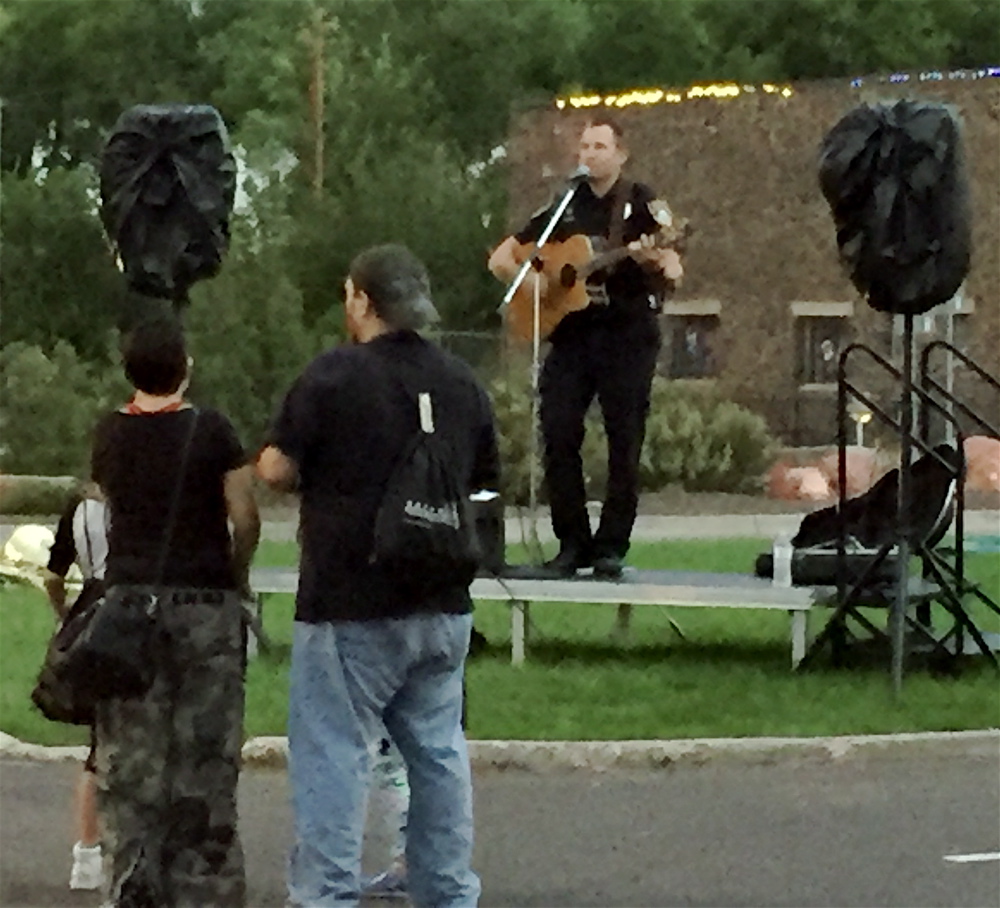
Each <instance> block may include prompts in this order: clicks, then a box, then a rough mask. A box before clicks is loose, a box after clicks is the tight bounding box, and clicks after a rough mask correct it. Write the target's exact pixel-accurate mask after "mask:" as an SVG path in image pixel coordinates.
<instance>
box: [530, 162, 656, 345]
mask: <svg viewBox="0 0 1000 908" xmlns="http://www.w3.org/2000/svg"><path fill="white" fill-rule="evenodd" d="M631 186H632V188H631V192H630V193H629V195H628V198H627V199H626V200H625V204H624V205H623V206H622V215H623V221H624V230H623V231H622V243H623V244H627V243H631V242H634V241H635V240H638V239H639V237H641V236H644V235H651V234H655V233H656V232H657V231H658V230H659V229H660V225H659V224H658V223H657V221H656V218H655V217H654V216H653V213H652V212H651V211H650V207H649V206H650V202H652V201H653V200H654V199H655V195H654V193H653V190H652V189H650V188H649V187H648V186H646V185H645V184H644V183H632V184H631ZM620 187H621V180H620V179H619V181H618V182H617V183H615V185H614V186H612V188H611V189H610V190H609V191H608V192H606V193H605V194H604V195H603V196H597V195H595V194H594V190H593V189H591V187H590V184H589V183H587V182H584V183H582V184H581V185H580V187H579V188H578V189H577V190H576V193H575V194H574V195H573V198H572V200H571V201H570V204H569V207H568V208H567V209H566V211H565V212H563V215H562V217H561V218H560V220H559V223H558V224H557V225H556V228H555V230H554V231H553V233H552V235H551V237H550V240H553V241H558V242H562V241H564V240H567V239H569V237H571V236H574V235H576V234H584V235H585V236H588V237H590V238H591V239H592V240H596V241H597V242H596V243H595V250H594V251H595V253H600V251H601V250H600V248H599V247H600V245H602V244H605V245H606V243H607V239H608V235H609V234H610V232H611V218H612V214H613V210H614V199H615V196H616V195H617V193H618V191H619V189H620ZM555 207H556V203H553V204H552V205H550V206H548V207H547V208H546V209H544V210H543V211H541V212H539V213H538V214H536V215H534V216H533V217H532V218H531V220H530V221H529V222H528V223H527V225H526V226H525V227H524V229H523V230H521V231H520V232H519V233H517V234H515V239H517V241H518V242H519V243H533V242H534V241H535V240H537V239H538V237H539V236H540V235H541V233H542V231H543V230H544V229H545V225H546V224H547V223H548V222H549V220H550V218H551V217H552V214H553V212H554V211H555ZM598 276H599V275H598ZM595 277H596V276H595ZM604 286H605V289H606V290H607V294H608V298H609V301H610V306H608V307H604V308H605V310H606V311H602V309H601V307H597V306H590V307H589V308H587V309H584V310H583V311H581V312H574V313H571V314H569V315H567V316H566V317H565V318H564V319H563V321H562V323H561V324H560V326H559V328H558V329H557V330H556V333H555V334H553V336H552V339H553V341H555V340H557V339H558V335H559V334H561V333H563V330H564V326H570V325H574V324H575V325H579V324H582V323H583V322H588V323H592V322H594V321H601V320H604V319H605V318H607V317H612V318H614V317H622V316H635V315H638V314H640V313H651V312H653V311H654V309H655V308H656V306H657V305H658V303H657V301H656V300H655V299H654V300H651V299H650V297H651V296H655V294H656V293H657V291H658V287H657V281H656V278H655V277H651V276H650V275H649V274H647V273H646V272H645V271H643V269H642V268H641V267H640V266H639V265H638V264H637V263H636V262H635V261H634V260H633V259H631V258H627V259H625V260H624V261H622V262H619V263H618V264H617V265H616V266H615V267H614V268H613V269H612V270H611V272H610V274H609V275H608V277H607V280H606V282H605V284H604Z"/></svg>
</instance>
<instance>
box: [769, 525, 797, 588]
mask: <svg viewBox="0 0 1000 908" xmlns="http://www.w3.org/2000/svg"><path fill="white" fill-rule="evenodd" d="M772 557H773V559H774V573H773V581H774V585H775V586H791V585H792V538H791V536H789V535H788V534H787V533H782V534H781V535H780V536H779V537H778V538H777V539H775V540H774V547H773V549H772Z"/></svg>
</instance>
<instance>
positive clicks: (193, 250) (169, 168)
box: [101, 104, 236, 303]
mask: <svg viewBox="0 0 1000 908" xmlns="http://www.w3.org/2000/svg"><path fill="white" fill-rule="evenodd" d="M235 191H236V162H235V160H234V158H233V155H232V153H231V151H230V149H229V137H228V134H227V132H226V127H225V124H224V123H223V122H222V118H221V117H220V116H219V113H218V111H217V110H216V109H215V108H214V107H210V106H208V105H183V104H167V105H138V106H136V107H132V108H130V109H129V110H127V111H125V113H123V114H122V115H121V116H120V117H119V118H118V122H117V123H116V124H115V126H114V128H113V129H112V130H111V134H110V136H109V137H108V141H107V143H106V145H105V148H104V153H103V155H102V157H101V220H102V221H103V223H104V228H105V230H106V231H107V233H108V236H109V237H110V238H111V241H112V242H113V243H114V245H115V248H116V251H117V253H118V255H119V257H120V259H121V264H122V268H123V270H124V272H125V279H126V281H127V282H128V285H129V287H130V288H131V289H132V290H134V291H136V292H138V293H140V294H143V295H145V296H153V297H159V298H161V299H169V300H173V301H174V302H176V303H180V302H183V301H184V300H185V299H186V295H187V291H188V288H190V287H191V285H192V284H194V283H195V282H196V281H199V280H201V279H202V278H207V277H212V276H213V275H215V274H216V273H217V272H218V270H219V268H220V266H221V265H222V258H223V256H224V255H225V252H226V250H227V248H228V246H229V215H230V212H231V211H232V207H233V197H234V195H235Z"/></svg>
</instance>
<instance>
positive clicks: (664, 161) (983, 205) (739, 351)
mask: <svg viewBox="0 0 1000 908" xmlns="http://www.w3.org/2000/svg"><path fill="white" fill-rule="evenodd" d="M791 88H792V89H793V91H792V93H791V94H790V96H788V97H785V96H782V94H781V93H778V92H775V93H766V92H764V91H761V90H757V91H754V92H742V93H741V94H739V95H738V96H737V97H733V98H711V97H705V98H694V99H686V100H683V101H682V102H680V103H659V104H653V105H649V106H645V107H640V106H632V107H625V108H623V109H621V110H615V111H614V112H613V116H614V117H615V118H616V119H617V120H618V121H619V122H620V123H621V124H622V125H623V127H624V128H625V130H626V133H627V136H628V143H629V146H630V149H631V161H630V163H629V165H628V168H629V170H628V172H629V175H630V176H632V177H633V178H635V179H640V180H642V181H644V182H647V183H649V184H651V185H652V186H653V187H654V188H656V189H658V190H659V191H660V192H661V193H662V194H663V196H664V197H665V198H666V199H667V201H668V202H669V203H670V205H671V207H672V208H673V209H674V211H675V212H676V213H678V214H680V215H682V216H685V217H687V218H689V219H690V220H691V222H692V224H693V226H694V228H695V234H694V235H693V236H692V238H691V240H690V244H689V251H688V254H687V257H686V262H685V265H686V271H687V275H686V279H685V283H684V286H683V287H682V288H681V289H680V290H679V291H678V293H677V295H676V297H675V298H674V300H673V301H672V302H673V309H674V310H675V311H676V310H680V311H683V310H684V309H685V306H688V305H689V306H690V308H691V311H698V307H699V306H701V307H702V310H701V311H714V309H713V308H712V307H717V309H718V322H717V324H718V327H717V329H716V330H715V334H714V335H713V341H712V347H713V353H714V356H715V359H716V362H717V367H716V370H715V377H714V379H713V380H714V381H716V382H717V383H718V384H719V385H720V387H721V388H722V389H723V390H724V391H725V392H726V393H727V394H729V395H731V396H732V397H733V398H734V399H736V400H737V401H739V402H740V403H743V404H745V405H747V406H749V407H751V408H753V409H754V410H756V411H758V412H760V413H762V414H764V415H765V416H766V418H767V420H768V422H769V424H770V425H771V427H772V429H773V431H774V432H775V433H776V434H777V435H778V436H779V437H781V438H782V439H783V440H784V441H786V442H787V443H791V444H827V443H829V442H831V441H832V440H834V439H835V434H836V426H835V412H836V410H835V399H836V395H835V393H834V391H833V390H832V389H831V387H830V385H829V384H828V383H823V382H820V383H807V382H803V381H802V380H801V377H800V375H799V374H798V372H797V367H796V357H797V356H798V355H799V354H798V352H797V351H798V349H799V347H800V346H801V343H802V339H801V337H800V333H801V331H802V330H803V327H802V325H801V324H798V325H797V322H800V321H801V320H800V319H797V318H796V317H795V316H794V315H793V311H792V306H793V304H795V303H798V304H801V303H829V302H834V303H842V304H843V303H849V304H851V305H850V306H849V307H846V308H850V309H851V315H850V316H849V317H848V323H849V324H848V328H847V334H846V336H845V340H847V341H849V340H851V339H853V340H859V341H862V342H864V343H867V344H871V345H873V346H875V347H876V348H877V349H879V350H881V351H884V352H885V353H886V354H889V355H891V353H892V330H891V324H890V319H889V317H888V316H886V315H884V314H881V313H878V312H875V311H874V310H872V309H870V308H869V307H868V306H867V304H866V303H865V302H864V300H863V299H862V298H860V297H859V295H858V294H857V292H856V291H855V290H854V288H853V287H852V285H851V283H850V282H849V280H848V279H847V277H846V276H845V273H844V272H843V271H842V269H841V267H840V265H839V262H838V258H837V247H836V242H835V234H834V227H833V221H832V218H831V216H830V211H829V208H828V206H827V204H826V201H825V200H824V198H823V197H822V194H821V193H820V190H819V186H818V181H817V151H818V148H819V144H820V142H821V140H822V138H823V136H824V135H825V134H826V132H827V131H828V130H829V129H830V128H831V127H832V126H833V125H834V123H836V122H837V121H838V120H839V119H840V118H841V117H842V116H843V115H844V114H845V113H846V112H847V111H849V110H850V109H852V108H853V107H855V106H857V105H858V104H859V103H862V102H866V101H867V102H872V101H879V100H890V99H893V98H896V97H911V98H923V99H928V100H942V101H945V102H947V103H949V104H953V105H955V106H956V107H957V108H958V110H959V112H960V114H961V116H962V120H963V125H964V141H965V150H966V157H967V159H968V167H969V176H970V182H971V184H972V215H973V238H974V243H975V247H974V253H973V262H972V268H971V271H970V274H969V278H968V281H967V283H966V288H965V299H966V301H967V302H966V308H967V309H970V310H971V311H970V312H969V313H968V314H967V315H964V316H961V317H960V318H961V319H964V321H963V322H962V323H961V325H960V331H959V335H958V340H959V341H960V342H961V343H962V344H963V345H964V346H963V349H966V351H967V352H968V353H969V355H971V356H972V357H973V358H974V359H975V360H976V361H977V362H978V363H980V364H981V365H982V366H984V367H985V368H986V369H987V370H988V371H989V372H990V373H991V374H992V375H994V376H996V375H998V374H1000V119H998V118H1000V80H997V79H995V78H982V79H976V80H968V81H960V80H954V81H942V82H934V83H929V82H928V83H910V84H907V85H891V84H887V83H881V84H874V85H872V87H871V88H860V89H859V88H854V87H852V86H851V85H850V84H848V83H846V82H844V81H838V82H822V83H805V84H797V85H793V86H791ZM600 111H601V112H605V108H600ZM592 114H593V111H592V110H588V109H572V108H571V107H569V106H567V107H566V108H565V109H563V110H559V109H557V108H556V106H555V105H554V104H551V105H546V106H542V107H535V108H533V109H528V110H523V111H521V112H519V113H517V114H515V116H514V119H513V124H512V129H511V137H510V141H509V143H508V160H509V163H510V189H511V193H510V198H511V210H510V218H509V222H510V223H509V226H512V225H517V224H520V223H522V222H523V221H524V220H525V218H526V217H527V216H528V215H529V214H530V213H531V212H532V211H534V210H535V209H536V208H538V207H539V206H540V205H541V204H543V203H544V202H545V201H546V200H547V199H548V198H549V197H550V196H551V194H552V192H553V191H554V190H557V189H558V188H559V187H560V185H561V182H560V180H561V177H562V175H564V174H566V173H568V172H570V171H571V170H572V169H573V167H574V166H575V161H574V148H575V140H576V136H577V135H578V133H579V130H580V129H581V128H582V125H583V123H584V122H585V121H586V120H587V118H588V116H590V115H592ZM706 307H707V308H706ZM807 308H808V307H807ZM841 308H842V309H843V308H845V307H841ZM796 311H798V312H799V313H801V312H802V306H801V305H800V306H798V308H797V310H796ZM664 321H665V328H666V329H667V330H668V331H669V330H671V324H673V325H674V326H676V325H677V324H678V322H677V316H676V315H675V316H673V317H671V316H664ZM943 325H944V320H939V321H938V322H937V323H936V326H931V325H930V324H929V323H927V322H926V320H924V321H921V320H919V319H918V328H919V329H923V328H935V327H936V329H937V331H938V332H939V333H940V331H941V330H942V326H943ZM934 336H935V335H934V334H933V331H932V332H931V333H929V334H922V335H921V337H920V340H921V341H922V342H925V341H926V340H928V339H930V338H932V337H934ZM664 350H665V354H664V355H665V356H668V355H669V353H668V351H669V344H667V345H665V347H664ZM896 352H897V353H898V352H899V351H898V349H897V351H896ZM937 360H940V362H941V363H943V357H937ZM663 365H664V368H669V364H667V363H664V364H663ZM869 372H870V370H866V369H864V368H862V369H861V370H860V371H859V372H858V373H856V374H857V376H858V379H857V380H858V381H859V382H862V383H863V384H864V387H865V388H866V390H867V389H868V388H870V389H871V393H872V394H873V395H874V396H876V398H877V400H878V401H879V403H880V405H883V406H885V407H886V408H887V409H889V410H892V408H893V407H894V406H895V398H896V395H895V394H894V392H892V391H891V390H889V389H888V388H887V387H886V383H885V382H883V381H882V380H881V379H880V378H878V377H877V376H875V375H873V374H869ZM955 379H956V388H957V390H958V391H959V393H961V394H962V395H963V397H964V398H967V399H968V400H970V401H971V402H972V403H973V404H974V405H975V406H976V407H978V408H980V409H984V410H985V411H986V412H987V413H990V414H991V417H990V418H991V419H992V421H993V423H994V424H996V423H1000V401H998V399H997V395H996V394H995V393H994V392H992V391H991V392H989V393H987V392H985V391H984V389H983V387H982V386H981V384H980V383H978V382H976V383H973V382H971V381H970V379H969V375H968V374H967V370H965V369H961V368H960V369H957V370H956V372H955ZM803 385H805V387H803ZM876 422H877V420H876ZM872 431H875V432H876V433H877V431H878V430H877V428H873V430H872ZM980 431H981V430H980Z"/></svg>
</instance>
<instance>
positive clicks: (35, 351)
mask: <svg viewBox="0 0 1000 908" xmlns="http://www.w3.org/2000/svg"><path fill="white" fill-rule="evenodd" d="M0 383H2V387H3V391H2V396H0V438H2V444H0V470H2V471H3V472H4V473H17V474H26V475H34V476H39V475H45V476H59V475H67V474H69V475H74V476H82V475H84V474H85V473H86V471H87V469H88V465H89V462H90V448H91V439H92V431H93V428H94V424H95V423H96V422H97V419H98V417H99V416H100V415H102V414H103V413H105V412H107V411H108V410H110V409H111V408H112V407H114V406H115V405H116V404H117V403H119V402H120V401H122V400H124V399H125V398H126V397H127V394H128V387H127V385H126V383H125V382H124V379H123V378H122V377H121V374H120V370H119V369H118V368H117V367H116V366H112V365H110V364H107V365H95V364H90V363H85V362H83V361H82V360H80V358H79V357H78V356H77V353H76V351H75V350H74V349H73V347H71V346H70V345H69V344H68V343H66V342H64V341H59V342H57V343H56V345H55V347H54V348H53V350H52V353H51V354H48V355H47V354H46V353H45V352H44V351H43V350H42V349H41V348H40V347H36V346H32V345H29V344H25V343H22V342H15V343H12V344H7V345H6V346H5V347H3V348H2V349H0Z"/></svg>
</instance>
